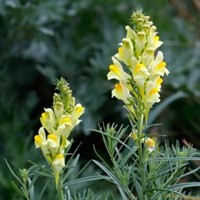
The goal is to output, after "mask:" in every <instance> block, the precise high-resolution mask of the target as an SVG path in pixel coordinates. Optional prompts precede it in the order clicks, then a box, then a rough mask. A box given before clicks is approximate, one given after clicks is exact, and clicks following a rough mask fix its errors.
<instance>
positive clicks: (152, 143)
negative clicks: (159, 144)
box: [145, 137, 155, 153]
mask: <svg viewBox="0 0 200 200" xmlns="http://www.w3.org/2000/svg"><path fill="white" fill-rule="evenodd" d="M145 145H146V147H147V150H148V151H149V153H151V152H152V151H154V149H155V141H154V140H153V139H151V138H149V137H148V138H147V139H146V140H145Z"/></svg>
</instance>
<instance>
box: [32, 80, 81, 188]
mask: <svg viewBox="0 0 200 200" xmlns="http://www.w3.org/2000/svg"><path fill="white" fill-rule="evenodd" d="M57 89H58V90H59V94H58V93H54V97H53V108H46V109H44V112H43V113H42V115H41V118H40V121H41V124H42V127H41V128H40V129H39V131H38V135H36V136H35V138H34V140H35V146H36V148H40V149H41V150H42V153H43V155H44V157H45V158H46V160H47V161H48V163H49V164H50V165H51V167H52V169H53V171H54V175H55V181H56V186H57V185H58V180H59V176H60V173H61V172H62V169H63V168H64V166H65V153H66V150H67V148H68V147H69V145H70V141H69V140H68V138H69V135H70V133H71V131H72V130H73V128H74V127H75V126H76V125H78V124H79V123H80V121H81V120H79V117H80V116H81V115H82V114H83V113H84V107H82V106H81V104H75V98H74V97H73V96H72V91H71V90H70V88H69V86H68V84H67V82H66V81H65V80H64V79H63V78H61V79H60V80H59V81H58V82H57Z"/></svg>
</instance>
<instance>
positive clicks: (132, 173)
mask: <svg viewBox="0 0 200 200" xmlns="http://www.w3.org/2000/svg"><path fill="white" fill-rule="evenodd" d="M98 132H99V133H100V134H101V135H102V137H103V141H104V144H105V147H106V149H107V152H108V154H109V156H110V160H111V163H108V162H106V161H105V160H104V159H103V158H102V157H101V156H100V155H99V154H98V153H97V154H98V157H99V158H100V162H99V161H97V160H94V163H95V164H96V165H97V166H98V167H100V168H101V169H102V171H103V172H104V173H105V175H100V177H102V178H104V179H105V180H107V181H109V182H111V183H113V184H114V185H115V186H116V187H117V188H118V190H119V193H120V195H121V198H122V199H124V200H125V199H132V200H135V199H143V196H142V194H143V192H144V197H145V198H144V199H146V200H147V199H151V200H162V199H169V200H170V199H175V200H176V199H177V200H178V199H180V198H181V197H182V198H187V196H185V194H184V193H185V192H184V189H185V188H188V187H200V183H199V182H189V183H188V182H185V181H184V178H185V177H187V176H188V175H190V174H193V173H195V172H197V171H199V169H200V167H198V168H195V169H193V170H190V171H188V172H187V173H186V172H185V170H186V168H187V167H188V164H189V161H195V160H199V159H200V157H199V156H200V154H199V152H197V151H196V150H195V149H194V148H192V147H191V146H189V147H180V145H179V144H178V143H177V144H176V145H175V146H172V147H170V146H169V144H168V143H165V146H164V147H163V148H162V147H161V148H160V147H159V144H157V147H156V149H155V150H154V151H153V152H151V153H149V155H148V156H147V158H146V157H144V158H143V159H144V169H141V166H140V163H139V160H140V155H139V154H138V151H139V149H138V148H137V146H136V144H135V143H134V142H132V141H131V143H130V142H129V144H130V146H129V145H127V144H126V143H124V142H123V141H122V135H123V136H124V134H125V133H126V129H124V128H122V127H120V128H119V129H118V130H117V126H116V125H111V126H110V125H109V124H108V125H107V126H106V127H104V129H103V130H100V131H98ZM124 141H126V139H124ZM141 170H144V171H143V173H144V175H145V188H146V190H145V191H143V190H142V185H141V181H142V180H141V175H140V171H141Z"/></svg>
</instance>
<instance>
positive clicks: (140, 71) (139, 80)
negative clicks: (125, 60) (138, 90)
mask: <svg viewBox="0 0 200 200" xmlns="http://www.w3.org/2000/svg"><path fill="white" fill-rule="evenodd" d="M132 74H133V79H134V81H135V82H136V84H137V85H138V87H144V84H145V82H146V80H147V78H148V76H149V75H150V74H149V72H148V69H147V68H146V67H145V65H144V64H141V63H138V64H136V65H135V67H134V68H133V72H132Z"/></svg>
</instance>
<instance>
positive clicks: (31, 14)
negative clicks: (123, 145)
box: [0, 0, 200, 199]
mask: <svg viewBox="0 0 200 200" xmlns="http://www.w3.org/2000/svg"><path fill="white" fill-rule="evenodd" d="M193 2H194V1H192V0H191V1H187V0H181V1H180V2H179V4H181V5H183V7H184V12H185V13H186V15H184V13H183V11H181V10H180V9H179V7H178V5H175V4H173V1H166V0H154V1H152V2H149V0H135V1H133V0H127V1H123V0H98V1H94V0H84V1H81V0H57V1H54V0H33V1H25V0H0V25H1V29H0V79H1V80H2V81H1V84H0V91H1V95H0V104H1V108H0V141H1V142H0V150H1V158H0V159H1V163H4V161H3V158H4V157H5V158H7V160H9V163H10V164H11V165H12V166H14V167H15V168H20V167H21V168H22V166H26V160H28V159H30V155H31V158H32V160H34V161H36V160H39V159H41V158H40V157H38V156H37V155H36V153H35V150H34V151H33V139H32V138H33V135H34V134H37V130H38V126H39V125H38V124H39V120H38V119H39V115H40V113H41V110H42V108H43V107H44V106H48V104H50V102H51V98H52V94H53V88H52V82H55V80H56V79H57V78H59V77H60V76H63V77H65V78H66V79H67V80H68V81H69V82H70V83H71V85H70V86H71V87H72V89H73V91H74V95H75V96H76V97H77V101H78V102H81V104H83V105H84V106H85V107H86V108H87V110H86V114H85V116H84V118H83V123H82V127H81V128H80V129H79V130H78V129H77V133H76V135H77V138H78V136H79V135H78V133H83V134H87V135H89V134H90V132H89V131H88V128H95V127H96V126H97V122H100V121H103V120H105V121H108V120H109V121H116V122H119V123H120V124H121V122H122V121H124V118H123V115H122V112H123V111H122V109H119V107H118V106H117V105H118V104H117V103H116V102H115V100H110V90H111V86H110V85H109V84H108V83H107V81H106V73H107V71H108V67H107V66H108V65H109V64H110V62H111V60H110V57H111V56H112V55H113V54H114V53H115V49H116V48H117V45H116V44H117V43H119V42H120V40H121V38H122V37H123V36H124V34H125V31H124V24H126V23H127V20H128V19H129V17H130V14H131V12H132V11H133V10H135V9H137V8H143V10H144V11H145V13H147V14H148V15H150V16H152V19H153V21H154V22H155V24H156V25H157V27H158V30H159V35H160V36H161V40H163V41H164V42H165V47H163V51H164V54H165V58H166V60H167V63H168V66H169V69H170V72H171V74H170V76H169V77H168V78H167V79H166V82H165V88H164V89H163V91H162V92H163V94H162V98H163V99H165V98H166V97H173V94H177V93H178V94H179V92H184V94H186V96H185V97H184V98H175V99H174V100H173V101H170V104H167V106H168V107H167V109H166V107H165V106H163V107H162V109H160V108H159V107H158V108H157V113H156V115H154V120H155V118H158V121H159V122H162V123H163V124H165V125H163V126H162V128H159V129H158V132H161V133H168V134H169V135H170V136H173V135H174V133H175V134H176V137H178V138H187V139H188V140H190V141H191V142H192V143H194V144H195V146H197V147H199V142H198V141H199V140H198V138H199V129H200V127H199V118H200V115H199V113H200V106H199V102H200V100H199V98H200V94H199V92H200V85H199V83H200V81H199V80H200V74H199V67H200V61H199V52H200V47H199V25H198V22H199V20H198V19H199V12H198V8H197V7H195V4H194V3H193ZM187 14H188V15H187ZM185 16H186V17H185ZM187 16H188V17H187ZM163 103H164V101H163ZM155 109H156V107H155ZM111 110H112V113H113V114H112V113H111ZM155 111H156V110H155ZM161 111H162V114H160V113H161ZM83 129H84V131H83ZM169 130H171V132H170V131H169ZM95 139H96V138H95ZM86 140H88V137H87V138H86ZM95 142H96V141H92V143H95ZM98 143H100V142H98ZM87 154H89V153H88V152H87ZM6 171H7V167H6V166H5V164H2V165H0V194H1V197H0V199H14V198H15V196H16V195H15V193H14V191H13V189H12V188H11V187H10V182H11V175H10V174H7V173H6ZM88 173H89V172H88ZM92 173H93V170H91V174H92Z"/></svg>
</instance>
